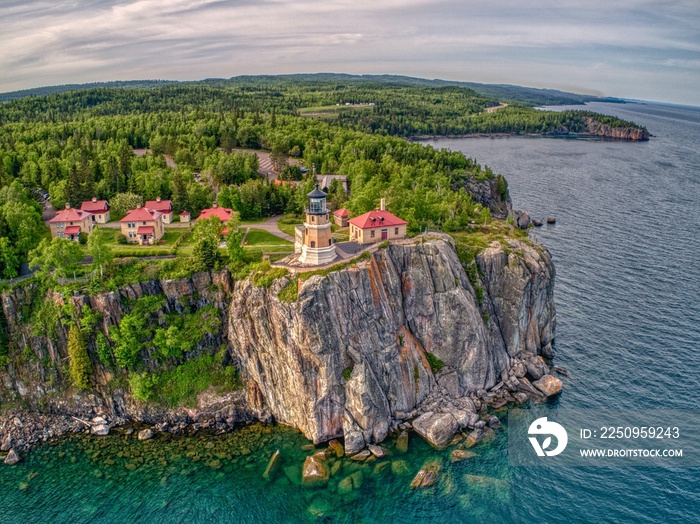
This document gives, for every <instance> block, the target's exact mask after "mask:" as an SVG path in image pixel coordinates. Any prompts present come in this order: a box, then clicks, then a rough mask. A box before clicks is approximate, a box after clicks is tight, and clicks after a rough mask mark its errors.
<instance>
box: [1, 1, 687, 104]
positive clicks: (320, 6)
mask: <svg viewBox="0 0 700 524" xmlns="http://www.w3.org/2000/svg"><path fill="white" fill-rule="evenodd" d="M0 35H1V36H0V92H5V91H12V90H17V89H26V88H31V87H41V86H46V85H57V84H69V83H86V82H100V81H110V80H144V79H167V80H199V79H203V78H229V77H232V76H237V75H246V74H286V73H315V72H335V73H355V74H401V75H409V76H417V77H421V78H441V79H445V80H460V81H472V82H483V83H507V84H516V85H524V86H531V87H547V88H554V89H562V90H566V91H573V92H577V93H586V94H594V95H605V96H617V97H623V98H634V99H643V100H654V101H663V102H671V103H681V104H689V105H700V2H699V1H698V0H689V1H685V0H679V1H664V0H656V1H646V0H636V1H635V0H576V1H571V0H486V1H482V0H72V1H62V0H0Z"/></svg>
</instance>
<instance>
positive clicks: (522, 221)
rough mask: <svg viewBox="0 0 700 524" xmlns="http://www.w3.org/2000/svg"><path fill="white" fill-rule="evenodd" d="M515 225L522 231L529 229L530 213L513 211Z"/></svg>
mask: <svg viewBox="0 0 700 524" xmlns="http://www.w3.org/2000/svg"><path fill="white" fill-rule="evenodd" d="M513 215H514V216H513V219H514V221H515V225H516V226H517V227H519V228H520V229H527V228H528V227H529V225H530V213H528V212H527V211H513Z"/></svg>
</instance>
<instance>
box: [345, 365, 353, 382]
mask: <svg viewBox="0 0 700 524" xmlns="http://www.w3.org/2000/svg"><path fill="white" fill-rule="evenodd" d="M351 376H352V367H351V366H348V367H346V368H345V369H344V370H343V378H344V379H345V380H346V381H348V380H350V377H351Z"/></svg>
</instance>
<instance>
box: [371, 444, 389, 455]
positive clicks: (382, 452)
mask: <svg viewBox="0 0 700 524" xmlns="http://www.w3.org/2000/svg"><path fill="white" fill-rule="evenodd" d="M367 449H368V450H369V451H370V453H372V455H374V456H375V457H377V458H382V457H383V456H384V455H385V454H386V451H385V450H384V448H383V447H381V446H375V445H374V444H369V445H368V446H367Z"/></svg>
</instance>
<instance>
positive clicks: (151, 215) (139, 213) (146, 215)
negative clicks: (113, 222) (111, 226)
mask: <svg viewBox="0 0 700 524" xmlns="http://www.w3.org/2000/svg"><path fill="white" fill-rule="evenodd" d="M160 215H162V213H159V212H158V211H154V210H152V209H148V208H146V207H137V208H136V209H131V210H130V211H128V212H127V213H126V216H125V217H124V218H122V219H121V220H120V221H119V222H149V221H154V220H158V217H159V216H160Z"/></svg>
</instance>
